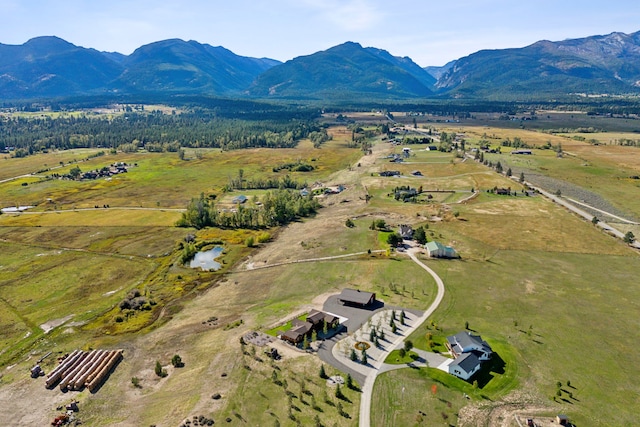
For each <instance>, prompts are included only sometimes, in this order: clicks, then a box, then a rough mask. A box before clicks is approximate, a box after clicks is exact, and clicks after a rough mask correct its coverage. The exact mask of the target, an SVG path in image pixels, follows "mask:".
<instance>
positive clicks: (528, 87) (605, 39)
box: [436, 32, 640, 99]
mask: <svg viewBox="0 0 640 427" xmlns="http://www.w3.org/2000/svg"><path fill="white" fill-rule="evenodd" d="M639 86H640V32H636V33H633V34H623V33H612V34H609V35H605V36H592V37H586V38H581V39H573V40H565V41H561V42H551V41H546V40H544V41H539V42H536V43H534V44H532V45H530V46H527V47H524V48H518V49H502V50H482V51H479V52H476V53H474V54H472V55H469V56H467V57H465V58H461V59H459V60H458V61H456V63H455V65H454V66H453V67H452V68H451V69H450V70H449V71H447V72H446V73H445V74H444V75H443V76H442V77H441V78H440V79H439V80H438V83H437V84H436V87H437V88H438V89H439V90H440V91H441V92H445V93H447V94H449V95H454V96H458V97H460V96H468V97H486V98H494V99H495V98H505V97H506V98H509V97H514V96H515V97H522V96H527V97H536V95H538V96H539V95H555V96H561V95H565V94H570V93H595V94H601V93H617V94H624V93H631V92H634V93H637V92H638V90H639Z"/></svg>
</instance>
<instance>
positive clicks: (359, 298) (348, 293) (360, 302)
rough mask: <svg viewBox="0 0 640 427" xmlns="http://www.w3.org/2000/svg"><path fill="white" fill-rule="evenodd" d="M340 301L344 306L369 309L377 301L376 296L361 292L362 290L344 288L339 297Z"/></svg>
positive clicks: (371, 293)
mask: <svg viewBox="0 0 640 427" xmlns="http://www.w3.org/2000/svg"><path fill="white" fill-rule="evenodd" d="M338 301H339V302H340V303H342V304H343V305H352V306H356V307H368V306H370V305H372V304H373V303H374V302H375V301H376V294H375V293H373V292H365V291H361V290H360V289H350V288H344V289H343V290H342V292H341V293H340V295H339V296H338Z"/></svg>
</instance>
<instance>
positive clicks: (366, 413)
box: [359, 248, 444, 427]
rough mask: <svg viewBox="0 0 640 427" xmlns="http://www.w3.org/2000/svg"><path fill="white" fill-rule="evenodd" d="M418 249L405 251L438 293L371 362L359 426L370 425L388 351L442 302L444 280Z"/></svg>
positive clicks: (410, 332)
mask: <svg viewBox="0 0 640 427" xmlns="http://www.w3.org/2000/svg"><path fill="white" fill-rule="evenodd" d="M419 251H420V249H418V248H411V249H409V250H408V251H407V252H406V253H407V254H408V255H409V257H411V259H412V260H413V262H415V263H416V264H418V265H419V266H420V267H422V268H423V269H425V270H426V271H427V273H429V274H430V275H431V277H433V279H434V280H435V281H436V284H437V285H438V293H437V295H436V298H435V300H434V301H433V303H431V305H430V306H429V308H428V309H427V311H425V312H424V313H423V314H422V316H421V317H420V318H419V319H417V321H415V322H414V323H413V325H412V326H411V328H409V329H408V330H407V331H406V332H404V333H403V334H402V335H401V336H399V337H398V339H396V342H394V343H393V345H390V346H389V347H387V350H386V351H385V354H383V355H382V357H379V358H378V359H377V360H376V361H375V362H373V363H372V365H373V368H374V369H373V370H371V371H370V373H369V374H368V375H367V377H366V380H365V381H364V384H363V386H362V396H361V399H360V422H359V426H360V427H370V426H371V397H372V396H373V386H374V384H375V382H376V377H377V376H378V373H379V372H380V369H381V368H382V366H383V364H384V360H385V359H386V358H387V356H388V355H389V353H390V352H391V351H392V350H393V349H394V348H396V347H398V346H399V345H401V343H402V341H403V338H404V337H405V336H409V335H411V334H412V333H413V331H415V330H416V329H417V328H418V327H419V326H420V325H422V324H423V323H424V322H425V321H426V320H427V319H428V318H429V316H431V314H433V312H434V311H435V310H436V309H437V308H438V306H440V303H441V302H442V298H444V282H443V281H442V279H440V276H438V275H437V274H436V272H435V271H433V270H432V269H430V268H429V267H427V265H426V264H424V263H423V262H422V261H420V260H419V259H418V258H417V257H416V253H417V252H419ZM402 366H405V367H406V365H402Z"/></svg>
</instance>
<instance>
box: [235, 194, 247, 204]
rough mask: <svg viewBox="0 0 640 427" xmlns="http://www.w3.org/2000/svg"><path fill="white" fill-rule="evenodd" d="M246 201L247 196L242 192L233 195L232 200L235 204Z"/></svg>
mask: <svg viewBox="0 0 640 427" xmlns="http://www.w3.org/2000/svg"><path fill="white" fill-rule="evenodd" d="M246 201H247V196H245V195H243V194H241V195H239V196H237V197H234V198H233V200H232V202H233V203H234V204H236V205H241V204H243V203H245V202H246Z"/></svg>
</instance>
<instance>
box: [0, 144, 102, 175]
mask: <svg viewBox="0 0 640 427" xmlns="http://www.w3.org/2000/svg"><path fill="white" fill-rule="evenodd" d="M100 151H106V150H105V149H103V148H78V149H74V150H64V151H49V152H48V153H41V154H37V155H35V156H27V157H22V158H12V157H11V156H10V155H9V154H0V165H2V167H1V168H0V181H2V180H5V179H9V178H13V177H16V176H20V175H27V174H32V173H39V174H42V175H46V174H49V173H53V172H57V171H58V170H63V168H62V167H61V164H60V163H62V164H67V163H69V162H80V161H83V160H85V159H87V158H88V157H89V156H92V155H95V154H96V153H98V152H100ZM105 158H106V157H105ZM79 165H82V163H79ZM47 169H51V171H47Z"/></svg>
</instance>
